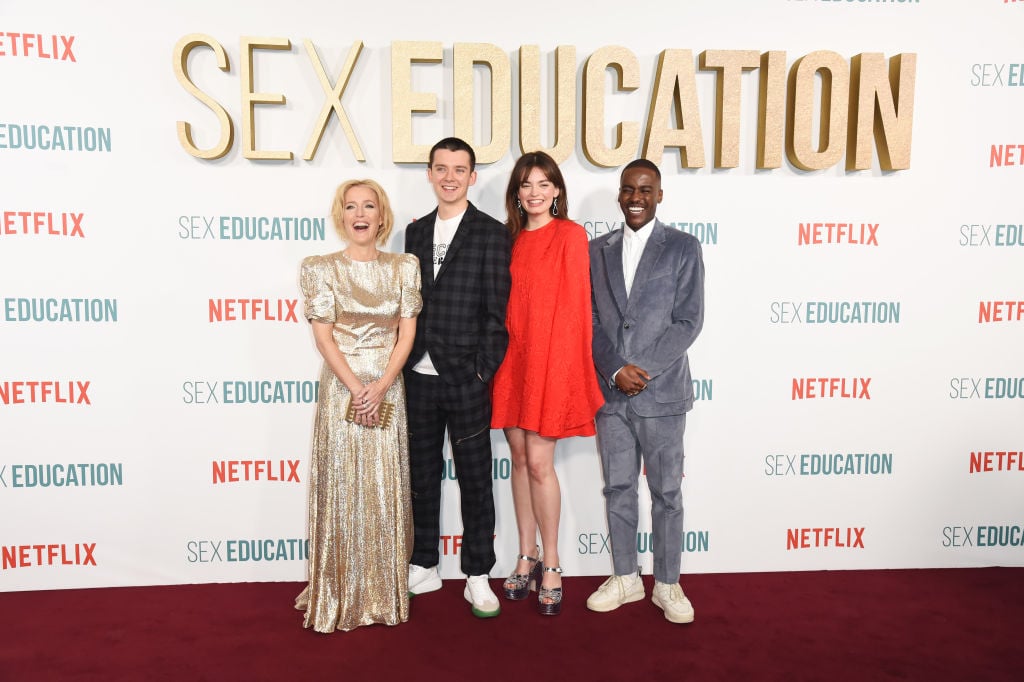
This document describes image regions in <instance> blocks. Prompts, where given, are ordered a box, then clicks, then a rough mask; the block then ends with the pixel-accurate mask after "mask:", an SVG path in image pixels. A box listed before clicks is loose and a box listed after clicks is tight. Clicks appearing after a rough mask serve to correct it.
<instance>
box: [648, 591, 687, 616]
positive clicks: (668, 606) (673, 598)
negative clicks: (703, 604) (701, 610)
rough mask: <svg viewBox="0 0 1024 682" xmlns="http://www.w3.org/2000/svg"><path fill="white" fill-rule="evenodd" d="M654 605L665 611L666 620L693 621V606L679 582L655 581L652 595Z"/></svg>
mask: <svg viewBox="0 0 1024 682" xmlns="http://www.w3.org/2000/svg"><path fill="white" fill-rule="evenodd" d="M651 601H652V602H654V605H655V606H657V607H659V608H660V609H661V610H662V611H664V612H665V620H669V621H671V622H673V623H692V622H693V606H692V605H691V604H690V600H689V599H687V598H686V595H685V594H683V588H681V587H680V586H679V583H672V584H671V585H668V584H666V583H659V582H655V583H654V594H653V595H651Z"/></svg>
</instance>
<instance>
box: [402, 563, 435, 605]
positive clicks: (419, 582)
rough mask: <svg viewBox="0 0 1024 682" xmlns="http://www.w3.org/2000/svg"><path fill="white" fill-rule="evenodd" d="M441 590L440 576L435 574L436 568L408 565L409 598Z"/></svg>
mask: <svg viewBox="0 0 1024 682" xmlns="http://www.w3.org/2000/svg"><path fill="white" fill-rule="evenodd" d="M440 589H441V576H440V575H438V573H437V566H431V567H430V568H423V567H422V566H417V565H416V564H409V596H410V597H411V596H413V595H417V594H426V593H427V592H433V591H434V590H440Z"/></svg>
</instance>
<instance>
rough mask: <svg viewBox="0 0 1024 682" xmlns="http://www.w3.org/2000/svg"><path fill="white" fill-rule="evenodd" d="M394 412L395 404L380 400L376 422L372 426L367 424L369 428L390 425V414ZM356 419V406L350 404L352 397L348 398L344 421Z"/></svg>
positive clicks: (382, 427)
mask: <svg viewBox="0 0 1024 682" xmlns="http://www.w3.org/2000/svg"><path fill="white" fill-rule="evenodd" d="M394 412H395V404H394V403H389V402H388V401H386V400H382V401H380V407H378V408H377V423H376V424H375V425H373V426H368V427H367V428H370V429H376V428H381V429H386V428H388V427H389V426H391V415H392V414H394ZM355 420H356V406H355V405H353V404H352V398H351V397H349V399H348V409H346V410H345V421H347V422H354V421H355Z"/></svg>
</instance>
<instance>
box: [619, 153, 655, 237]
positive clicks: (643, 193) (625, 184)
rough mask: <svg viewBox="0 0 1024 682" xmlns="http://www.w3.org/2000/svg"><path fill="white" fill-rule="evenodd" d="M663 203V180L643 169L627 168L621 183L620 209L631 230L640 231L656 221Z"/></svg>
mask: <svg viewBox="0 0 1024 682" xmlns="http://www.w3.org/2000/svg"><path fill="white" fill-rule="evenodd" d="M660 203H661V180H659V179H658V176H657V175H655V174H654V172H653V171H651V170H648V169H646V168H643V167H637V168H627V169H626V170H625V171H623V172H622V179H621V180H620V181H619V207H620V208H621V209H622V215H623V217H625V219H626V225H628V226H629V228H630V229H631V230H639V229H640V228H641V227H643V226H644V225H646V224H647V223H649V222H651V221H652V220H654V214H655V212H656V210H657V208H658V204H660Z"/></svg>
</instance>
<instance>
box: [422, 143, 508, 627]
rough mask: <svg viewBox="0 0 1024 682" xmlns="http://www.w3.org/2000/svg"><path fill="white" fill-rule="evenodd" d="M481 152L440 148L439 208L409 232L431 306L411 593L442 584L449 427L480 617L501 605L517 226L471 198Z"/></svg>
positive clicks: (434, 178)
mask: <svg viewBox="0 0 1024 682" xmlns="http://www.w3.org/2000/svg"><path fill="white" fill-rule="evenodd" d="M475 166H476V154H475V153H474V151H473V148H472V147H470V146H469V145H468V144H467V143H466V142H464V141H463V140H460V139H459V138H456V137H449V138H445V139H443V140H441V141H440V142H438V143H437V144H435V145H434V147H433V148H432V149H431V150H430V159H429V161H428V164H427V180H428V181H429V182H430V184H431V185H432V186H433V188H434V194H435V195H436V196H437V209H435V210H434V211H432V212H431V213H430V214H429V215H427V216H425V217H423V218H420V219H419V220H417V221H415V222H413V223H412V224H411V225H409V227H408V228H407V229H406V231H405V250H406V252H407V253H412V254H415V255H416V256H417V257H418V258H419V261H420V271H421V279H422V287H423V310H422V311H421V312H420V314H419V317H418V318H417V322H416V339H415V341H414V342H413V347H412V352H411V353H410V354H409V359H408V361H407V362H406V364H405V373H404V374H405V385H406V393H407V400H408V411H409V465H410V477H411V484H412V511H413V526H414V530H415V540H414V544H413V553H412V559H411V560H410V565H409V593H410V594H423V593H425V592H431V591H433V590H437V589H440V587H441V578H440V576H439V574H438V572H437V564H438V561H439V559H440V557H439V553H438V543H439V540H440V513H441V477H442V467H443V466H444V459H443V457H444V455H443V447H444V432H445V428H447V429H448V440H449V442H450V443H451V448H452V458H453V459H454V461H455V470H456V473H457V476H458V479H459V490H460V492H461V501H462V526H463V536H462V556H461V568H462V572H463V573H465V574H466V575H467V580H466V588H465V591H464V596H465V598H466V601H468V602H469V603H470V604H471V605H472V610H473V614H474V615H476V616H478V617H480V618H489V617H492V616H496V615H498V613H499V612H500V610H501V609H500V606H499V605H498V599H497V597H495V595H494V592H493V591H491V588H490V585H489V584H488V582H487V579H488V574H489V573H490V571H491V568H492V567H493V566H494V561H495V558H494V497H493V495H492V486H491V480H492V478H491V434H490V424H491V396H490V388H489V384H490V381H491V378H492V377H493V376H494V373H495V372H496V371H497V370H498V365H500V364H501V361H502V359H503V358H504V357H505V349H506V347H507V346H508V332H507V331H506V330H505V308H506V306H507V305H508V295H509V289H510V287H511V278H510V275H509V260H510V252H511V245H510V238H509V232H508V229H507V228H506V227H505V226H504V225H502V224H501V223H499V222H498V221H497V220H495V219H494V218H492V217H491V216H489V215H487V214H486V213H483V212H482V211H480V210H478V209H477V208H476V207H475V206H473V204H471V203H469V200H468V199H467V192H468V191H469V188H470V186H472V185H473V184H474V183H475V182H476V170H475Z"/></svg>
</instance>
